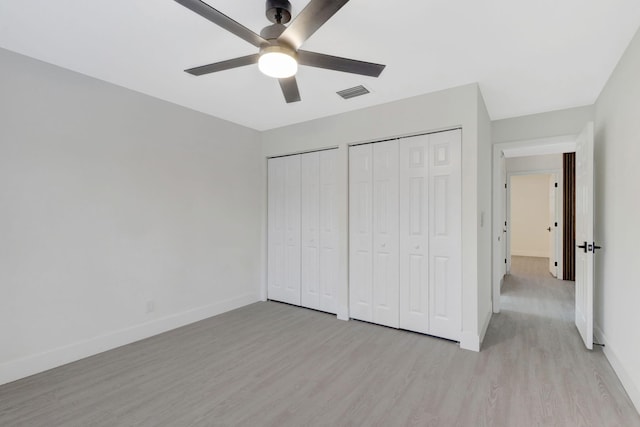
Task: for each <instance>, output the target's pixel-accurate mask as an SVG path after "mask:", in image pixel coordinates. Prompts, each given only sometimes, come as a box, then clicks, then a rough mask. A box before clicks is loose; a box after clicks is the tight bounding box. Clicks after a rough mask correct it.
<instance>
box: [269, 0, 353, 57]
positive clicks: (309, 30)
mask: <svg viewBox="0 0 640 427" xmlns="http://www.w3.org/2000/svg"><path fill="white" fill-rule="evenodd" d="M348 1H349V0H311V1H310V2H309V4H308V5H307V6H306V7H305V8H304V9H302V12H300V13H299V14H298V16H296V18H295V19H294V20H293V22H292V23H291V24H290V25H289V26H288V27H287V29H286V30H284V32H283V33H282V34H281V35H280V37H278V40H279V41H284V42H286V43H287V44H289V45H290V46H291V47H293V48H294V49H296V50H297V49H299V48H300V46H302V43H304V42H305V41H306V40H307V39H308V38H309V37H311V35H312V34H313V33H315V32H316V31H317V30H318V28H320V27H321V26H322V25H323V24H324V23H325V22H327V21H328V20H329V18H331V17H332V16H333V15H334V14H335V13H336V12H337V11H338V10H340V8H341V7H342V6H344V5H345V4H347V2H348Z"/></svg>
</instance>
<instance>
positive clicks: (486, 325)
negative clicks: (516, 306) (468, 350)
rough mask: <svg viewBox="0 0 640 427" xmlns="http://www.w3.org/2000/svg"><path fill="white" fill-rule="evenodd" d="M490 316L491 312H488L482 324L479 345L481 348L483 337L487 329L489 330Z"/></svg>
mask: <svg viewBox="0 0 640 427" xmlns="http://www.w3.org/2000/svg"><path fill="white" fill-rule="evenodd" d="M491 316H493V312H492V311H491V310H489V311H488V312H487V315H486V316H485V317H484V322H483V323H482V329H481V330H480V345H479V347H482V341H484V336H485V335H486V334H487V329H489V323H490V322H491Z"/></svg>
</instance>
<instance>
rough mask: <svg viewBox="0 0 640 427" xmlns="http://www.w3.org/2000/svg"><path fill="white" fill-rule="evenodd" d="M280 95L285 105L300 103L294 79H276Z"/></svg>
mask: <svg viewBox="0 0 640 427" xmlns="http://www.w3.org/2000/svg"><path fill="white" fill-rule="evenodd" d="M278 82H279V83H280V88H281V89H282V94H283V95H284V99H285V100H286V101H287V104H289V103H291V102H298V101H300V92H299V91H298V83H297V82H296V78H295V77H287V78H285V79H278Z"/></svg>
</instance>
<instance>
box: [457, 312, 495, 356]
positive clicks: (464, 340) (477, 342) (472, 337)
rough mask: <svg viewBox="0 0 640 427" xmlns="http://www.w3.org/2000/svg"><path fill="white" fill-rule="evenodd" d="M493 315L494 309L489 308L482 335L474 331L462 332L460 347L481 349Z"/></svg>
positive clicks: (472, 349) (481, 331) (474, 349)
mask: <svg viewBox="0 0 640 427" xmlns="http://www.w3.org/2000/svg"><path fill="white" fill-rule="evenodd" d="M492 315H493V311H491V310H489V311H488V312H487V314H486V315H485V317H484V320H483V322H482V329H481V330H480V335H478V334H474V333H473V332H464V331H463V332H462V335H461V336H460V348H462V349H464V350H471V351H480V347H481V346H482V341H484V336H485V334H486V333H487V329H489V322H491V316H492Z"/></svg>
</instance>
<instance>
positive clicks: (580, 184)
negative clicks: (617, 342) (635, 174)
mask: <svg viewBox="0 0 640 427" xmlns="http://www.w3.org/2000/svg"><path fill="white" fill-rule="evenodd" d="M593 140H594V125H593V122H588V123H587V124H586V125H585V127H584V128H583V130H582V131H581V132H580V133H579V134H578V135H566V136H561V137H551V138H543V139H537V140H528V141H516V142H511V143H499V144H495V145H494V146H493V193H492V198H493V225H492V230H493V233H494V240H493V249H492V263H493V264H492V275H493V292H492V298H493V311H494V313H499V312H500V306H501V298H500V297H501V288H502V285H503V283H504V279H505V277H506V273H507V272H508V271H509V268H510V265H509V258H510V254H509V251H508V250H507V246H508V241H509V238H508V237H509V236H508V227H509V224H508V221H507V218H508V216H507V215H506V209H507V203H506V199H507V195H508V191H507V190H508V188H507V187H508V186H507V182H506V178H507V168H506V161H507V159H509V158H515V157H530V156H537V155H548V154H560V153H562V154H564V153H575V204H574V206H575V215H574V219H575V226H574V227H575V248H574V249H575V260H574V261H573V265H574V266H575V287H572V288H571V289H573V290H574V292H573V294H574V298H573V301H574V304H573V306H574V308H575V310H574V315H575V316H574V322H575V326H576V327H577V330H578V332H579V334H580V337H581V338H582V340H583V342H584V345H585V347H586V348H588V349H592V348H593V289H594V286H593V277H594V268H593V267H594V262H593V258H594V254H595V251H596V249H599V248H600V247H599V246H598V245H597V244H596V242H595V241H594V237H593V235H594V233H593V231H594V230H593V210H594V203H593V201H594V185H593V183H594V176H593V159H594V158H593V145H594V144H593ZM563 160H564V158H563ZM503 260H504V264H503V263H502V261H503ZM553 280H557V279H553Z"/></svg>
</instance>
